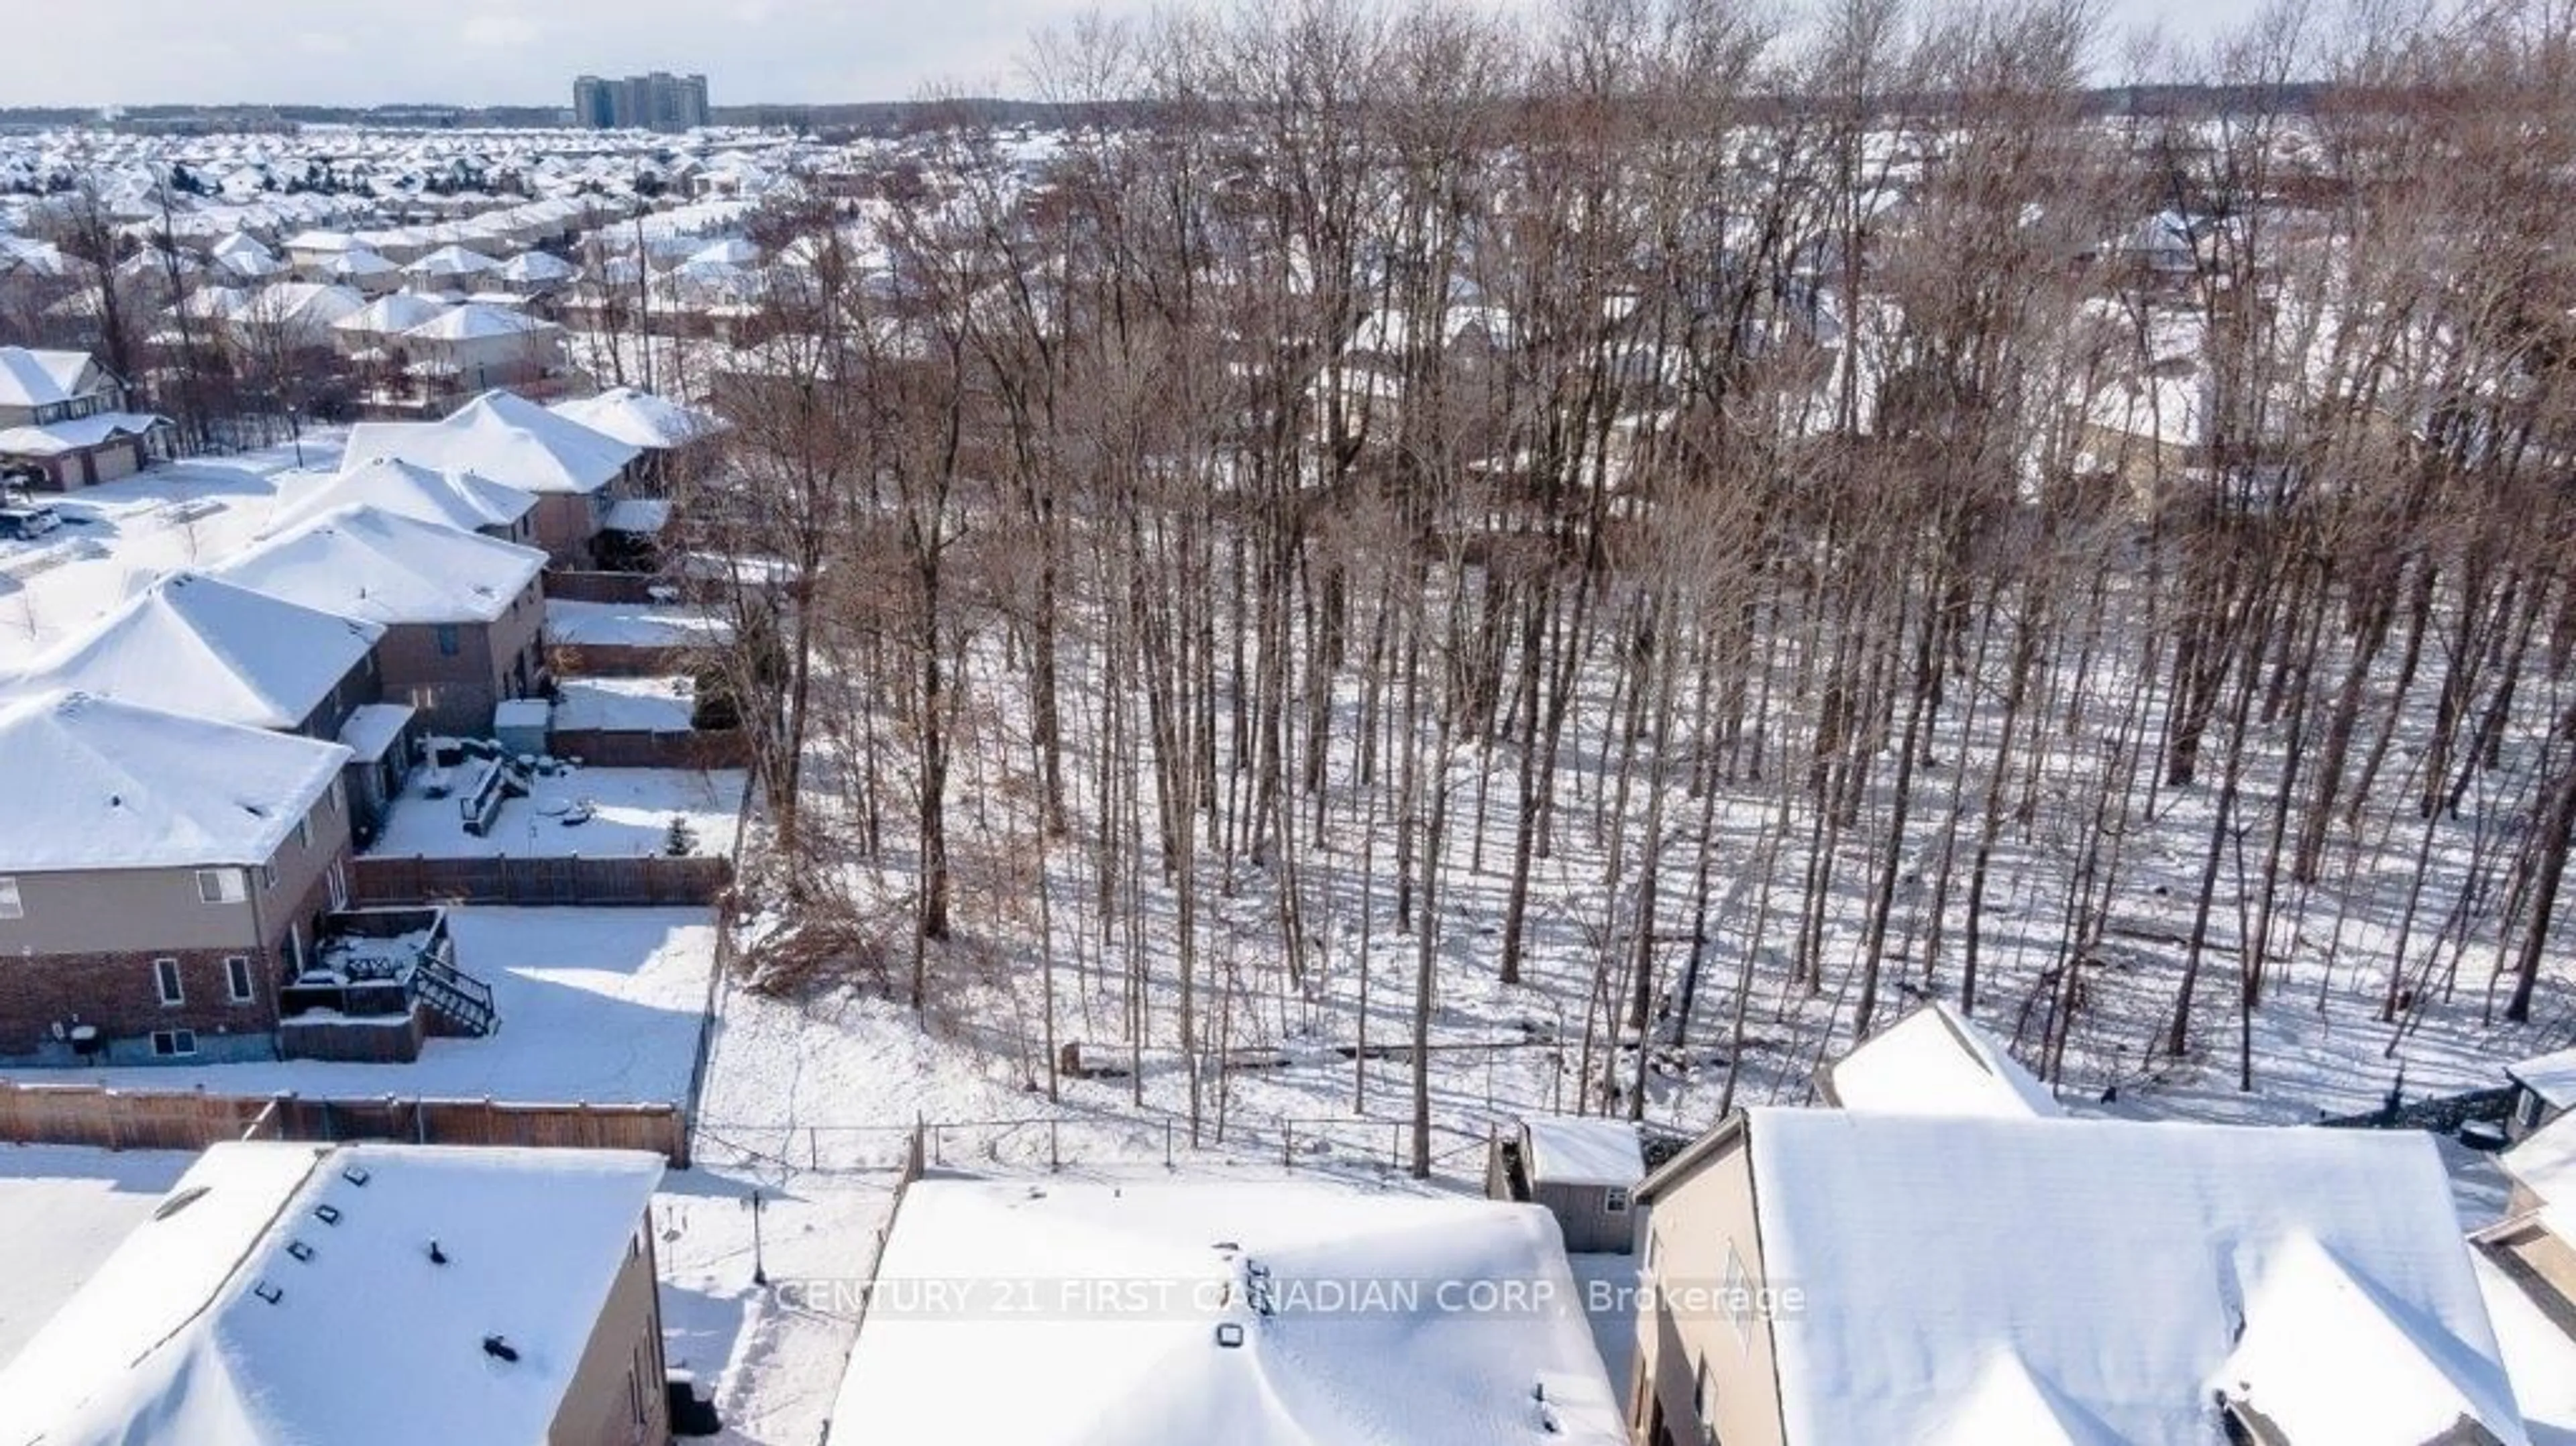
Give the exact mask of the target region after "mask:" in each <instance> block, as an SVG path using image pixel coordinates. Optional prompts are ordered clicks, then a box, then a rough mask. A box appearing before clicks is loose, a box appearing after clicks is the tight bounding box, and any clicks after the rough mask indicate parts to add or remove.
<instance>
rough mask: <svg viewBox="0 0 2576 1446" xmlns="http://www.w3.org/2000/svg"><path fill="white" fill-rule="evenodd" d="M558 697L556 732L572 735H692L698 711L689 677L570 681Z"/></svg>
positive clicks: (574, 679)
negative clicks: (600, 732) (691, 722)
mask: <svg viewBox="0 0 2576 1446" xmlns="http://www.w3.org/2000/svg"><path fill="white" fill-rule="evenodd" d="M557 693H558V696H557V697H556V699H555V716H554V726H555V727H557V728H559V729H563V730H565V731H567V732H582V731H587V730H590V729H600V730H603V731H606V732H611V733H686V732H688V731H689V720H690V718H691V717H693V716H694V715H695V714H696V712H697V707H698V688H697V683H696V681H695V680H694V679H691V678H689V677H686V676H681V677H668V678H566V679H564V680H563V681H562V682H561V683H560V684H559V685H558V686H557ZM594 776H595V775H594Z"/></svg>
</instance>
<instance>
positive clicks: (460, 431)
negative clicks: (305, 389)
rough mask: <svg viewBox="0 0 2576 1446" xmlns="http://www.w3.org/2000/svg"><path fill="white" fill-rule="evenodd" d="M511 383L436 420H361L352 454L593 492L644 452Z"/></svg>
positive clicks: (516, 483) (534, 488)
mask: <svg viewBox="0 0 2576 1446" xmlns="http://www.w3.org/2000/svg"><path fill="white" fill-rule="evenodd" d="M639 450H640V449H638V448H636V447H633V446H630V445H628V444H627V443H624V442H620V441H618V440H617V439H615V438H613V437H608V436H604V435H602V434H601V433H598V432H595V431H592V430H591V429H590V428H588V427H585V426H583V425H581V424H580V423H578V422H574V421H572V420H570V419H569V418H565V417H559V416H557V415H555V414H554V413H552V412H549V411H547V410H546V409H545V408H543V407H540V406H538V405H537V404H536V403H534V402H531V401H528V400H526V399H524V398H522V397H520V396H518V395H516V394H515V393H511V392H506V391H491V392H485V393H484V394H483V395H481V396H479V397H476V398H475V399H474V400H473V401H471V402H468V403H466V404H465V405H464V406H462V407H460V408H458V409H457V410H456V412H455V413H454V415H452V416H450V417H448V418H447V419H446V420H445V421H439V422H360V423H359V424H358V425H357V426H355V427H352V428H350V429H349V446H348V453H349V455H350V456H352V457H400V458H403V459H405V460H406V461H412V462H418V463H420V464H421V465H423V466H426V467H437V468H442V469H454V470H458V471H466V472H480V473H482V474H483V475H484V476H486V477H489V478H492V479H493V480H494V481H497V482H502V483H506V484H507V485H509V486H512V487H517V488H520V489H521V490H523V491H528V492H539V493H545V492H558V493H560V492H571V493H589V492H596V491H598V490H599V489H600V488H602V487H605V486H607V485H608V483H609V482H610V480H611V479H613V478H615V477H616V476H617V474H618V473H619V472H620V471H621V470H623V469H624V468H625V466H626V464H627V463H629V462H632V461H634V460H635V458H636V457H637V455H639Z"/></svg>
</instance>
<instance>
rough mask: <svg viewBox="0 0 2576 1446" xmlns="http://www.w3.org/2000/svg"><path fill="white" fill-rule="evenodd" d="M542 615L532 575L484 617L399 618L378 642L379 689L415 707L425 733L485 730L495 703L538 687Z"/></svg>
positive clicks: (479, 733) (488, 729)
mask: <svg viewBox="0 0 2576 1446" xmlns="http://www.w3.org/2000/svg"><path fill="white" fill-rule="evenodd" d="M545 617H546V605H545V598H544V594H543V592H542V591H541V589H540V588H539V587H538V585H537V584H536V583H535V582H533V581H532V582H530V583H529V584H528V586H527V587H526V588H525V589H524V590H523V591H521V592H520V594H519V596H518V597H516V598H514V599H512V600H511V604H510V607H509V609H508V611H506V612H504V613H502V614H501V616H500V617H498V618H495V619H493V620H492V621H491V622H488V623H455V624H448V625H442V624H435V623H397V624H395V625H394V626H392V627H389V628H387V629H386V630H385V635H384V638H383V639H382V640H381V641H379V642H378V643H377V644H376V658H377V661H378V664H379V667H380V671H381V673H382V675H383V695H384V697H385V698H386V699H387V700H389V701H392V702H399V703H408V704H410V705H411V706H412V707H414V708H417V709H419V710H420V715H421V718H420V726H421V728H422V730H423V731H424V732H431V733H446V734H458V735H463V736H467V737H474V738H480V737H484V736H487V735H489V734H490V733H491V731H492V707H493V705H494V704H496V703H499V702H500V701H501V700H503V699H505V698H522V697H526V696H528V695H529V694H531V693H534V692H536V691H537V686H538V683H539V682H540V680H541V679H542V677H543V672H544V666H545V656H544V650H543V649H542V648H541V647H540V646H539V635H540V634H541V633H542V632H543V631H544V627H545ZM442 629H444V631H442ZM447 641H452V642H453V644H454V647H453V650H452V651H451V650H450V649H449V648H448V647H447V646H445V642H447Z"/></svg>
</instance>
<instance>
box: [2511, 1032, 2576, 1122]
mask: <svg viewBox="0 0 2576 1446" xmlns="http://www.w3.org/2000/svg"><path fill="white" fill-rule="evenodd" d="M2504 1077H2505V1078H2506V1080H2508V1081H2510V1082H2511V1083H2512V1085H2513V1113H2512V1114H2511V1115H2509V1116H2507V1117H2506V1121H2505V1129H2506V1131H2507V1133H2509V1134H2510V1135H2511V1136H2512V1137H2513V1138H2514V1139H2517V1140H2519V1139H2522V1138H2524V1137H2525V1136H2527V1135H2529V1134H2531V1133H2532V1132H2533V1131H2535V1130H2537V1129H2539V1128H2540V1127H2541V1126H2543V1125H2546V1124H2548V1123H2549V1122H2550V1121H2552V1120H2555V1119H2557V1118H2559V1117H2560V1116H2562V1115H2564V1114H2566V1113H2567V1112H2568V1111H2569V1110H2576V1049H2562V1050H2559V1051H2557V1052H2556V1053H2554V1054H2544V1055H2539V1056H2536V1057H2534V1058H2531V1059H2526V1060H2519V1061H2516V1062H2515V1063H2513V1064H2509V1065H2506V1066H2505V1067H2504Z"/></svg>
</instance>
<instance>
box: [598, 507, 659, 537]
mask: <svg viewBox="0 0 2576 1446" xmlns="http://www.w3.org/2000/svg"><path fill="white" fill-rule="evenodd" d="M670 525H671V500H670V499H669V498H667V497H621V498H619V499H617V500H616V501H615V502H612V503H610V504H609V505H608V511H607V513H606V514H605V515H604V516H602V517H601V518H600V519H599V527H600V530H601V531H603V532H632V533H637V534H640V535H643V536H648V537H649V536H651V535H652V534H654V533H657V532H660V531H661V530H662V529H663V528H665V527H668V526H670Z"/></svg>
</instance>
